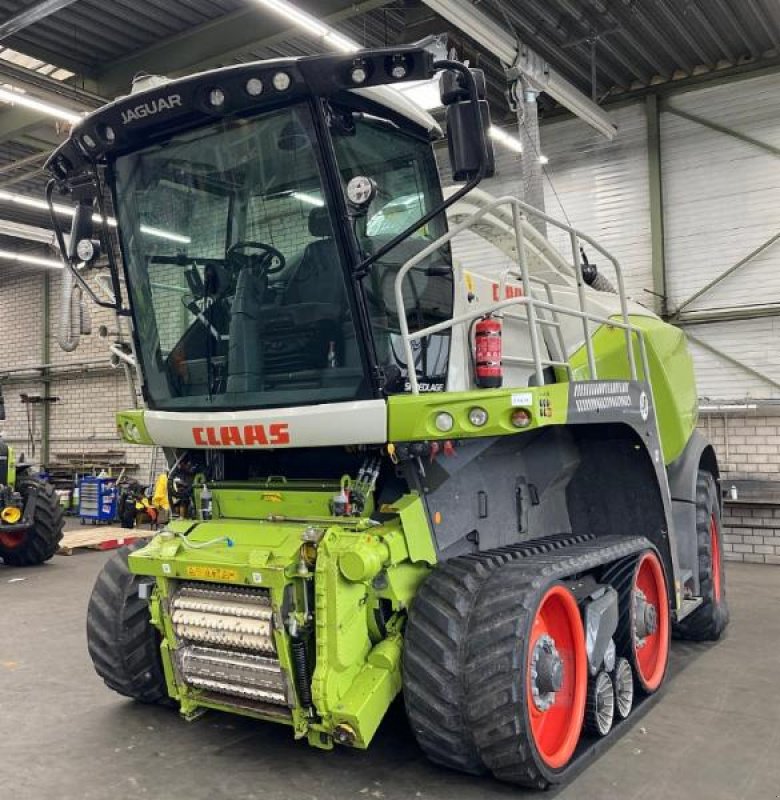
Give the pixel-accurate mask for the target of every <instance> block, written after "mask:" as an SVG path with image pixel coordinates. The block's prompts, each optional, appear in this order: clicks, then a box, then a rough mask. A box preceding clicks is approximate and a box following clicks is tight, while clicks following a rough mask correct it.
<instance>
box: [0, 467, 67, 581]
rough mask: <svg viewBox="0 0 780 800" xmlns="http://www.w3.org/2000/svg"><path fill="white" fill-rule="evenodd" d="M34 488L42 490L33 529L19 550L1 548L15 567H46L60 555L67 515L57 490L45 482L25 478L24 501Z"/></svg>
mask: <svg viewBox="0 0 780 800" xmlns="http://www.w3.org/2000/svg"><path fill="white" fill-rule="evenodd" d="M33 486H35V487H36V488H37V489H38V496H37V498H36V500H35V509H34V511H33V527H32V528H31V529H30V530H29V531H27V533H26V534H25V535H24V539H23V540H22V542H21V543H20V544H19V545H18V546H17V547H8V548H6V547H0V558H2V559H3V561H4V562H5V563H6V564H8V565H9V566H12V567H31V566H33V565H35V564H43V562H44V561H48V560H49V559H50V558H51V557H52V556H53V555H54V554H55V553H56V552H57V547H58V546H59V543H60V540H61V539H62V530H63V527H64V526H65V515H64V512H63V510H62V508H61V506H60V501H59V498H58V497H57V493H56V492H55V491H54V487H53V486H52V485H51V484H50V483H46V482H44V481H37V480H34V479H32V478H26V479H23V480H22V481H20V483H19V490H20V492H21V494H22V497H23V498H25V499H26V495H27V493H28V492H29V490H30V489H31V488H32V487H33Z"/></svg>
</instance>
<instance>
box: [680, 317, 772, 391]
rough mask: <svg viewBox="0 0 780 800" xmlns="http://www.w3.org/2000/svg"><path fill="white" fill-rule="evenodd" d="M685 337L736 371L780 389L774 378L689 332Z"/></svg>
mask: <svg viewBox="0 0 780 800" xmlns="http://www.w3.org/2000/svg"><path fill="white" fill-rule="evenodd" d="M685 335H686V336H687V337H688V338H689V339H690V340H691V341H692V342H695V343H696V344H697V345H699V347H703V348H704V349H705V350H709V352H710V353H712V354H713V355H715V356H718V358H722V359H723V360H724V361H725V362H726V363H728V364H731V365H732V366H734V367H737V368H738V369H741V370H744V371H745V372H747V373H748V374H749V375H753V377H755V378H758V379H759V380H761V381H766V382H767V383H768V384H769V385H770V386H774V387H775V388H776V389H780V383H778V381H776V380H775V379H774V378H771V377H769V375H767V374H766V373H765V372H761V371H760V370H758V369H756V368H755V367H751V366H750V365H749V364H746V363H745V362H744V361H740V360H739V359H738V358H734V356H730V355H729V354H728V353H726V352H724V351H723V350H721V349H720V348H718V347H714V346H713V345H711V344H709V343H708V342H705V341H703V340H702V339H700V338H699V337H698V336H694V335H693V334H692V333H691V332H690V330H686V332H685Z"/></svg>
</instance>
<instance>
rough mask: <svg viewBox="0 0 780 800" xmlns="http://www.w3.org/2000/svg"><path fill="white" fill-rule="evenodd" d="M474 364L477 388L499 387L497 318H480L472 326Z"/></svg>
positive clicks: (498, 327)
mask: <svg viewBox="0 0 780 800" xmlns="http://www.w3.org/2000/svg"><path fill="white" fill-rule="evenodd" d="M474 362H475V365H474V372H475V373H476V374H475V378H476V382H477V386H479V387H480V388H482V389H497V388H498V387H499V386H501V383H502V380H503V370H502V369H501V320H500V319H498V318H497V317H492V316H490V315H488V316H486V317H482V319H480V320H478V321H477V323H476V324H475V325H474Z"/></svg>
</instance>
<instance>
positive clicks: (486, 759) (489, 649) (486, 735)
mask: <svg viewBox="0 0 780 800" xmlns="http://www.w3.org/2000/svg"><path fill="white" fill-rule="evenodd" d="M649 547H652V545H651V544H650V542H649V541H648V540H647V539H645V538H644V537H630V538H627V537H621V536H609V537H600V538H598V539H591V540H588V541H586V542H583V543H581V544H574V545H570V546H566V547H564V548H562V549H561V550H560V551H558V552H548V553H543V554H539V555H532V556H528V557H525V558H522V559H521V560H518V561H516V562H514V563H506V564H505V565H503V567H502V568H501V569H497V570H495V571H494V572H493V574H491V576H490V577H489V578H488V580H487V581H485V582H484V584H483V585H482V588H481V591H480V596H479V598H478V600H477V603H476V604H475V607H474V611H473V613H472V616H471V620H470V623H469V628H468V634H467V646H466V660H465V665H464V666H465V673H466V711H465V716H466V719H467V721H468V724H469V726H470V727H471V729H472V734H473V737H474V743H475V745H476V748H477V752H478V753H479V755H480V757H481V759H482V762H483V763H484V765H485V766H486V767H487V768H488V769H489V770H490V771H491V772H492V773H493V774H494V775H495V777H496V778H498V779H499V780H503V781H507V782H510V783H516V784H520V785H522V786H526V787H529V788H535V789H543V788H546V787H547V786H548V785H549V784H551V783H558V782H561V781H565V780H566V778H567V775H568V774H569V772H570V770H571V769H572V767H573V762H570V763H569V765H567V766H566V767H564V768H562V769H560V770H553V769H550V768H548V767H547V766H546V765H545V764H544V763H543V762H542V761H541V759H540V758H539V756H538V753H537V752H536V748H535V745H534V744H533V742H532V741H531V737H530V733H529V732H528V730H527V726H526V720H527V718H528V717H527V710H526V708H525V700H526V696H525V684H524V681H521V680H518V676H519V675H523V674H524V672H525V665H526V663H527V655H528V654H527V649H526V647H525V643H526V640H527V633H528V629H529V628H530V626H531V622H532V620H533V615H534V614H535V612H536V608H537V607H538V604H539V602H540V600H541V598H542V596H543V594H544V592H545V591H546V590H547V589H548V588H549V587H550V586H551V585H552V584H554V583H556V582H557V581H559V580H563V581H567V580H569V579H570V578H571V577H573V576H576V575H579V574H582V573H585V572H590V571H591V570H594V569H596V568H598V567H600V566H603V565H604V564H607V563H611V562H614V561H619V560H622V559H625V558H627V557H629V556H632V555H634V554H636V553H638V552H640V551H642V550H645V549H647V548H649Z"/></svg>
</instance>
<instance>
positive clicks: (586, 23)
mask: <svg viewBox="0 0 780 800" xmlns="http://www.w3.org/2000/svg"><path fill="white" fill-rule="evenodd" d="M526 1H527V2H528V4H529V5H530V6H531V7H532V8H533V10H534V11H535V12H536V14H537V15H538V16H539V18H540V19H542V20H543V21H544V22H545V24H546V25H547V26H548V27H552V28H555V27H559V25H560V17H559V15H557V14H553V13H552V12H551V11H550V9H549V4H548V3H547V0H543V2H537V0H526ZM567 5H568V3H567ZM572 16H574V15H572ZM582 16H584V15H581V17H580V18H578V17H574V18H575V19H576V21H577V22H578V23H579V24H580V25H582V26H583V27H585V28H591V27H592V26H591V24H590V20H588V19H587V17H585V18H584V19H583V18H582ZM594 35H595V36H596V37H598V32H597V31H594ZM586 38H587V37H581V38H580V40H579V41H577V42H573V43H572V45H571V47H572V48H574V47H577V46H579V47H584V45H585V41H586ZM550 41H551V42H553V45H552V47H554V48H555V54H556V55H557V54H558V53H565V52H566V50H565V49H564V48H565V47H566V44H565V43H564V42H555V41H554V40H553V39H550ZM598 42H599V46H600V47H601V48H602V49H603V50H604V51H605V52H610V53H612V57H613V58H614V59H615V60H616V61H619V62H620V63H621V64H622V65H623V66H624V67H627V68H628V69H629V71H630V72H633V71H634V70H633V68H632V66H631V65H630V64H627V63H626V62H625V60H623V57H622V56H620V55H618V54H616V53H615V48H614V46H613V45H612V44H611V43H610V42H608V41H607V40H606V39H599V40H598ZM585 57H586V58H587V59H588V61H590V48H587V49H586V52H585ZM575 63H576V62H575ZM577 66H578V67H579V64H577ZM600 67H601V70H602V72H604V73H606V74H607V75H609V77H610V78H611V79H612V81H613V83H620V82H621V81H622V79H623V76H622V75H621V74H620V73H619V72H616V71H615V70H614V69H613V68H612V66H611V65H610V64H608V63H605V62H604V63H602V64H601V65H600ZM589 70H590V67H588V75H587V80H588V82H590V72H589Z"/></svg>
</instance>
